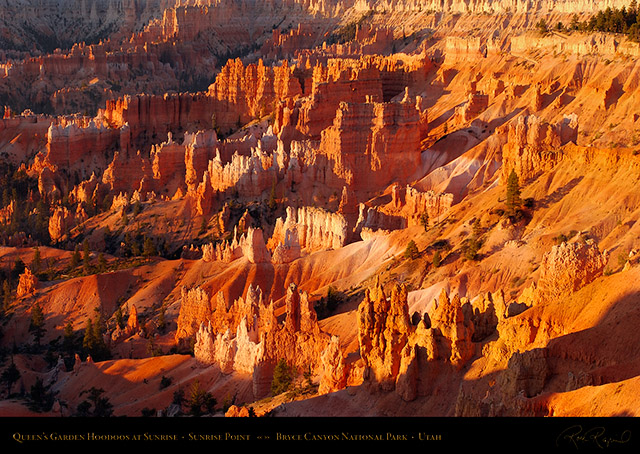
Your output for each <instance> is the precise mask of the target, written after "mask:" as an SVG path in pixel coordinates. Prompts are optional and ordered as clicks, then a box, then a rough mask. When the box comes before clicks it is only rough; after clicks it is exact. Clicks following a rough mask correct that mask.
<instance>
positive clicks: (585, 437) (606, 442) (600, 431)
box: [556, 425, 631, 449]
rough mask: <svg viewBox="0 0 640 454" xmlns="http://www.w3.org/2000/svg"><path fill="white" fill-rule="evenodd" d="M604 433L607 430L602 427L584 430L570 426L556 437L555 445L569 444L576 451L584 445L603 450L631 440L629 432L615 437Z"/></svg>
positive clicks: (576, 426) (579, 426) (580, 427)
mask: <svg viewBox="0 0 640 454" xmlns="http://www.w3.org/2000/svg"><path fill="white" fill-rule="evenodd" d="M606 432H607V430H606V429H605V428H604V427H593V428H590V429H586V430H585V428H583V427H582V426H581V425H575V426H571V427H569V428H568V429H565V430H564V431H562V433H561V434H560V435H559V436H558V438H557V440H556V445H557V446H560V445H562V444H569V445H573V446H574V447H575V448H576V449H580V448H581V447H582V446H584V445H595V446H596V447H598V448H601V449H605V448H609V447H611V446H613V445H621V444H624V443H628V442H629V441H630V440H631V431H630V430H624V431H622V433H621V434H619V435H617V436H615V437H614V436H609V435H607V433H606Z"/></svg>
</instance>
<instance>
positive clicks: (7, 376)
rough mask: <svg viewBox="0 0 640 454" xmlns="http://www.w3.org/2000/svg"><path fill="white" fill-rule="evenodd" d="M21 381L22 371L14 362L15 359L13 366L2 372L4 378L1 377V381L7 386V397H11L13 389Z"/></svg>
mask: <svg viewBox="0 0 640 454" xmlns="http://www.w3.org/2000/svg"><path fill="white" fill-rule="evenodd" d="M19 379H20V371H19V370H18V368H17V367H16V364H15V363H14V362H13V358H11V364H10V365H9V367H7V368H6V369H5V370H4V371H3V372H2V376H0V381H2V382H3V383H6V384H7V395H11V387H12V386H13V384H14V383H15V382H17V381H18V380H19Z"/></svg>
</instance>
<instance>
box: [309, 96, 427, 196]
mask: <svg viewBox="0 0 640 454" xmlns="http://www.w3.org/2000/svg"><path fill="white" fill-rule="evenodd" d="M420 128H421V127H420V110H419V109H418V108H417V107H416V105H415V104H413V103H411V102H400V103H393V102H392V103H377V102H367V103H362V104H349V103H346V102H342V103H340V106H339V108H338V110H337V112H336V116H335V120H334V122H333V125H332V126H330V127H328V128H327V129H325V130H324V131H322V138H321V141H320V153H322V154H324V155H326V156H327V158H328V159H329V161H330V162H331V163H332V165H333V172H334V174H335V176H336V177H337V178H338V179H339V181H342V182H343V184H341V185H340V186H339V187H340V189H342V187H343V186H344V185H347V186H351V187H352V189H353V190H356V191H363V192H366V191H371V190H373V188H374V187H377V188H380V187H385V186H386V185H388V184H390V183H391V182H392V180H393V181H406V180H407V179H408V178H409V177H410V176H411V174H412V173H413V172H415V170H416V169H417V168H418V166H419V164H420V152H421V146H420V134H421V132H420Z"/></svg>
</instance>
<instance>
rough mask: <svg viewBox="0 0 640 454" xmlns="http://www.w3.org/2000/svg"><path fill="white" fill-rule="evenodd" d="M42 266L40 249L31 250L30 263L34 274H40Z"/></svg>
mask: <svg viewBox="0 0 640 454" xmlns="http://www.w3.org/2000/svg"><path fill="white" fill-rule="evenodd" d="M41 266H42V257H41V256H40V249H39V248H38V246H36V247H34V248H33V260H32V261H31V269H32V270H33V273H34V274H37V273H39V272H40V267H41Z"/></svg>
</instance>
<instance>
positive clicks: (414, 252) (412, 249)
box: [404, 240, 419, 259]
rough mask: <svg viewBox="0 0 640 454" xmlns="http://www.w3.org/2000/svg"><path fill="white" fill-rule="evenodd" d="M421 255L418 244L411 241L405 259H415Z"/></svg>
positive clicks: (405, 252) (405, 251)
mask: <svg viewBox="0 0 640 454" xmlns="http://www.w3.org/2000/svg"><path fill="white" fill-rule="evenodd" d="M418 254H419V251H418V246H417V245H416V242H415V241H413V240H411V241H409V244H407V248H406V249H405V250H404V257H405V258H407V259H415V258H416V257H417V256H418Z"/></svg>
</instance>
